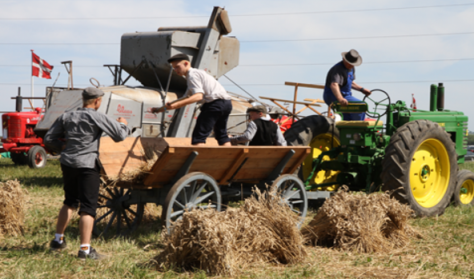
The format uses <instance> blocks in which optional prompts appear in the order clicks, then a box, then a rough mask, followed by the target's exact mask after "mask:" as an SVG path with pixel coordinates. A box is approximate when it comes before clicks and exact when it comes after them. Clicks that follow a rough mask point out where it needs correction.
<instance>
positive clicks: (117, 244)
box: [0, 159, 474, 279]
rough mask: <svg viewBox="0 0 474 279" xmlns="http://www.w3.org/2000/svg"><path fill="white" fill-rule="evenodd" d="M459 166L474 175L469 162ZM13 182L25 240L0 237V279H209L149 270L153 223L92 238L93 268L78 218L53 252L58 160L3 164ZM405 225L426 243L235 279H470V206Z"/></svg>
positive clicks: (473, 224)
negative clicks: (24, 193)
mask: <svg viewBox="0 0 474 279" xmlns="http://www.w3.org/2000/svg"><path fill="white" fill-rule="evenodd" d="M461 168H467V169H471V170H474V164H470V163H469V164H464V165H462V166H461ZM10 179H18V180H19V181H20V182H21V184H22V185H23V187H24V188H25V189H27V190H28V192H29V194H28V196H29V201H28V203H27V204H26V209H27V212H26V224H25V234H24V236H23V237H8V236H7V237H5V238H4V239H1V238H0V278H81V279H83V278H207V276H206V274H205V272H203V271H200V270H194V271H188V272H176V271H168V272H158V271H156V270H154V269H153V268H152V267H149V266H147V265H146V263H147V262H148V261H149V260H150V259H152V258H153V257H154V256H156V255H157V254H158V253H159V252H160V249H161V247H162V246H161V242H160V232H161V231H160V228H161V224H160V222H159V221H158V220H156V221H153V222H148V223H145V224H142V225H141V226H140V228H139V229H138V230H137V231H136V232H135V233H133V234H132V235H131V236H130V237H128V238H116V239H108V240H103V239H93V243H92V245H93V246H94V247H95V248H96V249H97V250H98V251H100V252H103V253H105V254H107V255H109V256H110V257H109V258H108V259H107V260H104V261H99V262H95V261H90V260H87V261H80V260H78V259H77V258H76V254H77V249H78V247H79V236H78V218H77V216H76V217H75V218H73V221H72V222H71V224H70V226H69V228H68V229H67V231H66V238H67V241H68V246H69V248H68V249H67V250H66V251H63V252H61V253H53V252H50V251H49V249H48V245H49V241H50V240H51V239H52V238H53V236H54V230H55V224H56V218H57V214H58V211H59V208H60V207H61V203H62V199H63V191H62V177H61V172H60V168H59V162H58V161H56V160H52V161H48V164H47V166H46V167H45V168H43V169H36V170H32V169H29V168H28V167H27V166H20V167H18V166H15V165H13V164H12V163H11V161H10V160H8V159H0V181H6V180H10ZM311 216H314V212H313V213H312V214H311ZM157 218H158V216H157ZM410 222H411V224H412V225H413V226H414V227H415V228H416V229H417V230H419V231H420V232H421V233H422V234H423V236H424V238H423V239H414V240H413V241H412V242H411V244H410V245H409V246H408V247H406V248H404V249H401V250H398V251H393V252H391V253H389V254H354V253H348V252H340V251H334V250H331V249H327V248H308V250H309V254H310V256H309V257H308V258H307V260H306V261H305V262H302V263H300V264H298V265H294V266H282V265H278V266H277V265H267V266H263V267H262V266H260V267H258V266H256V267H254V268H253V269H251V270H245V271H243V272H242V274H241V275H239V276H238V278H474V241H473V240H474V233H473V232H474V230H473V229H474V209H473V208H454V207H449V208H448V209H447V210H446V213H445V214H444V215H443V216H440V217H434V218H423V219H413V220H411V221H410Z"/></svg>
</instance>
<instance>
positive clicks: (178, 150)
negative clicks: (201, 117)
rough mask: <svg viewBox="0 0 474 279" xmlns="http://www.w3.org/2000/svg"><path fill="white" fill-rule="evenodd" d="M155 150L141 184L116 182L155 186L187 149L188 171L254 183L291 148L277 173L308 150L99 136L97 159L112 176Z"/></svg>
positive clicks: (173, 172)
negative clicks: (284, 162)
mask: <svg viewBox="0 0 474 279" xmlns="http://www.w3.org/2000/svg"><path fill="white" fill-rule="evenodd" d="M150 150H151V151H152V152H154V153H155V155H157V156H158V160H157V161H156V162H155V164H154V165H153V167H152V169H151V170H150V173H149V174H147V175H146V176H145V178H144V180H143V185H118V186H127V187H131V186H133V187H137V188H142V187H153V188H158V187H161V186H164V185H167V184H169V183H170V182H172V181H173V179H176V176H177V174H178V173H179V171H180V170H181V169H182V167H183V166H184V165H185V162H186V160H187V159H188V158H189V156H190V155H191V153H193V152H197V156H196V158H195V160H194V161H193V163H192V165H191V166H190V168H189V172H197V171H199V172H204V173H206V174H208V175H210V176H212V177H213V178H214V179H215V180H216V181H217V182H218V184H219V185H226V184H228V183H229V182H231V181H232V182H249V183H257V182H261V181H265V180H266V179H267V178H268V177H269V175H270V174H271V173H272V172H274V170H275V169H276V168H277V166H278V165H279V163H280V162H281V161H282V160H283V159H284V158H285V156H287V154H288V152H289V151H291V150H293V151H294V152H295V153H294V155H293V156H291V158H290V159H289V161H288V163H286V165H285V166H284V167H283V169H282V172H281V174H287V173H294V172H295V170H296V169H297V168H298V166H299V165H300V164H301V163H302V162H303V161H304V159H305V158H306V156H307V155H308V154H309V153H310V148H309V147H306V146H230V147H227V146H226V147H224V146H218V144H217V142H216V141H215V140H214V139H207V143H206V145H205V146H192V145H191V139H190V138H141V137H137V138H132V137H130V138H127V139H125V140H124V141H122V142H114V141H113V140H112V139H110V138H108V137H104V138H102V139H101V142H100V148H99V152H100V153H99V160H100V163H101V165H102V169H103V172H104V175H105V176H106V177H107V178H109V179H113V178H116V177H118V176H120V175H121V174H124V173H127V172H130V171H133V170H136V169H138V168H140V167H141V166H143V164H145V163H146V156H145V153H148V152H150Z"/></svg>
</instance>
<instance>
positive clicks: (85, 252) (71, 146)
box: [44, 87, 130, 259]
mask: <svg viewBox="0 0 474 279" xmlns="http://www.w3.org/2000/svg"><path fill="white" fill-rule="evenodd" d="M103 95H104V92H102V91H101V90H100V89H97V88H94V87H88V88H86V89H85V90H84V91H83V92H82V98H83V107H82V108H79V109H77V110H74V111H69V112H65V113H64V114H62V115H61V116H60V117H58V119H56V121H55V122H54V123H53V125H52V126H51V128H50V129H49V131H48V133H46V135H45V137H44V143H45V145H46V146H47V147H48V148H50V149H52V150H55V151H57V152H60V153H61V159H60V162H61V170H62V172H63V181H64V192H65V199H64V204H63V207H62V208H61V210H60V211H59V216H58V223H57V225H56V235H55V238H54V239H53V240H52V241H51V243H50V248H51V249H52V250H61V249H64V248H66V246H67V245H66V239H65V238H64V231H65V230H66V227H67V225H68V223H69V221H70V219H71V216H72V213H73V211H74V210H75V209H76V208H77V207H78V206H79V205H80V208H79V214H80V216H81V217H80V220H79V233H80V236H81V237H80V240H81V246H80V248H79V252H78V257H79V258H81V259H85V258H91V259H101V258H102V257H103V255H101V254H99V253H97V251H96V250H95V249H94V248H92V247H91V246H90V241H91V236H92V229H93V226H94V218H95V215H96V210H97V200H98V197H99V186H100V167H99V165H98V161H97V157H98V154H99V140H100V137H101V135H102V132H105V133H106V134H107V135H109V136H110V137H111V138H112V139H113V140H114V141H116V142H118V141H122V140H124V139H125V138H126V137H127V136H128V135H129V134H130V129H129V128H128V127H127V120H125V119H124V118H122V117H119V118H118V119H117V120H114V119H112V118H110V117H108V116H107V115H105V114H103V113H100V112H98V111H97V110H98V109H99V107H100V105H101V103H102V96H103Z"/></svg>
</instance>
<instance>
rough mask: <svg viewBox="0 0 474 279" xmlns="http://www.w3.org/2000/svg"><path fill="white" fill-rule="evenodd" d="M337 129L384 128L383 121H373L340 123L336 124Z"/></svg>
mask: <svg viewBox="0 0 474 279" xmlns="http://www.w3.org/2000/svg"><path fill="white" fill-rule="evenodd" d="M336 126H337V127H349V126H350V127H372V126H383V121H382V120H379V121H378V122H377V121H376V120H371V121H339V122H336Z"/></svg>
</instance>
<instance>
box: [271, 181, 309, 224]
mask: <svg viewBox="0 0 474 279" xmlns="http://www.w3.org/2000/svg"><path fill="white" fill-rule="evenodd" d="M274 186H276V187H277V193H279V194H280V195H281V197H282V199H283V201H284V202H285V203H286V204H287V205H288V206H289V207H290V209H291V211H293V212H294V213H296V214H298V223H297V226H298V228H301V225H302V224H303V222H304V218H305V217H306V213H307V212H308V197H307V196H306V189H305V187H304V185H303V182H301V180H300V179H299V178H298V177H296V176H294V175H291V174H284V175H282V176H280V177H278V178H277V179H276V180H275V182H273V185H272V187H274Z"/></svg>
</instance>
